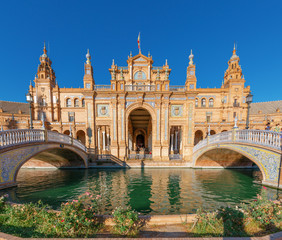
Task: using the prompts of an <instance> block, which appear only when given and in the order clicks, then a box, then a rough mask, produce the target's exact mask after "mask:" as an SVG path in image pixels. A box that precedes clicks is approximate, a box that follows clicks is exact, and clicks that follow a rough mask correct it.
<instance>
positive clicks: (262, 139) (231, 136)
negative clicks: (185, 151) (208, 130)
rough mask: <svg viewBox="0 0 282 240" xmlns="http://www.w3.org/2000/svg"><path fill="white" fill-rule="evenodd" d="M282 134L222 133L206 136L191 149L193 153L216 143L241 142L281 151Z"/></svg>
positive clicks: (249, 131)
mask: <svg viewBox="0 0 282 240" xmlns="http://www.w3.org/2000/svg"><path fill="white" fill-rule="evenodd" d="M281 138H282V133H278V132H273V131H265V130H247V129H243V130H239V129H238V130H236V129H234V130H233V131H228V132H222V133H218V134H215V135H211V136H208V137H207V138H205V139H204V140H202V141H200V142H199V143H198V144H197V145H196V146H195V147H194V149H193V152H196V151H197V150H199V149H201V148H203V147H205V146H207V145H210V144H216V143H224V142H241V143H249V144H255V145H260V146H265V147H269V148H273V149H278V150H281V144H282V140H281Z"/></svg>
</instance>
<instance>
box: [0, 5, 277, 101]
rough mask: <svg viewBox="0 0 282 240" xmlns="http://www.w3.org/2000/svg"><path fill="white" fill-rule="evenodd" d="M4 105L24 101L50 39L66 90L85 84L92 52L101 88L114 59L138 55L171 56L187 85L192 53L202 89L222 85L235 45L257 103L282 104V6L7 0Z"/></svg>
mask: <svg viewBox="0 0 282 240" xmlns="http://www.w3.org/2000/svg"><path fill="white" fill-rule="evenodd" d="M0 31H1V32H0V33H1V38H0V43H1V44H0V78H1V88H0V100H8V101H20V102H24V101H25V94H26V92H27V89H28V85H29V82H30V80H33V79H34V75H35V73H36V71H37V66H38V64H39V56H40V54H42V48H43V42H44V41H46V45H47V47H48V46H49V49H48V50H49V51H48V54H49V56H50V58H51V60H52V61H53V68H54V70H55V72H56V76H57V81H58V84H59V86H60V87H79V86H80V87H82V86H83V82H82V79H83V64H84V62H85V54H86V51H87V48H89V49H90V53H91V55H92V64H93V67H94V78H95V82H96V84H110V74H109V72H108V68H110V65H111V62H112V59H113V58H114V59H115V61H116V63H117V64H118V65H121V66H125V65H126V60H127V56H128V55H129V52H130V51H132V52H133V55H135V54H137V53H138V48H137V36H138V33H139V32H141V47H142V53H143V54H145V55H147V54H148V51H150V52H151V55H152V56H153V60H154V65H155V66H158V65H163V64H164V63H165V59H168V64H169V65H170V67H171V68H172V72H171V76H170V80H171V85H184V83H185V78H186V67H187V65H188V56H189V54H190V49H191V48H192V49H193V53H194V55H195V58H194V62H195V63H196V68H197V69H196V75H197V79H198V87H202V88H206V87H220V85H221V82H222V80H223V76H224V71H225V70H226V69H227V61H228V60H229V58H230V57H231V55H232V50H233V44H234V41H236V43H237V46H238V51H237V54H238V55H239V57H240V59H241V62H240V64H241V66H242V69H243V74H244V75H245V79H246V85H250V86H251V91H252V93H253V94H254V101H255V102H263V101H274V100H282V91H281V89H282V77H281V76H282V1H280V0H276V1H275V0H273V1H265V0H263V1H262V0H253V1H251V0H239V1H226V0H222V1H219V0H215V1H210V0H206V1H202V0H197V1H195V0H193V1H188V0H184V1H152V0H151V1H147V0H143V1H132V0H131V1H97V0H96V1H95V0H93V1H91V0H89V1H83V0H82V1H77V0H76V1H71V0H68V1H63V0H62V1H59V0H57V1H54V0H48V1H38V0H33V1H31V0H24V1H22V0H18V1H13V0H9V1H1V5H0Z"/></svg>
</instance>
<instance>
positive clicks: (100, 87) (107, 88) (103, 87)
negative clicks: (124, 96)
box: [94, 85, 111, 91]
mask: <svg viewBox="0 0 282 240" xmlns="http://www.w3.org/2000/svg"><path fill="white" fill-rule="evenodd" d="M94 90H95V91H110V90H111V85H95V86H94Z"/></svg>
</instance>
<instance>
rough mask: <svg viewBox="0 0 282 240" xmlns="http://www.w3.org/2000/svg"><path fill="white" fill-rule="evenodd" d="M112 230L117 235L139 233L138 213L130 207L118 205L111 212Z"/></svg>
mask: <svg viewBox="0 0 282 240" xmlns="http://www.w3.org/2000/svg"><path fill="white" fill-rule="evenodd" d="M113 218H114V222H115V226H114V230H115V233H117V234H119V235H123V236H125V235H130V236H135V235H137V234H138V233H139V228H140V221H139V217H138V213H137V212H136V211H134V210H132V209H131V208H130V207H127V208H122V207H118V208H116V209H115V210H114V212H113Z"/></svg>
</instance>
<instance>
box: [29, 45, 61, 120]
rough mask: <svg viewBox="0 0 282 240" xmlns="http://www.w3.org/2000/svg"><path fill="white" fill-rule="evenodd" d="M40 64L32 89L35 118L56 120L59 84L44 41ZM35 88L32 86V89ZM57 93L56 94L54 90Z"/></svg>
mask: <svg viewBox="0 0 282 240" xmlns="http://www.w3.org/2000/svg"><path fill="white" fill-rule="evenodd" d="M39 60H40V64H39V66H38V69H37V74H36V75H35V79H34V83H35V89H34V91H32V92H33V93H32V95H33V99H34V111H35V114H34V118H35V119H37V120H43V121H49V122H51V121H54V108H56V107H57V106H54V104H55V105H56V104H57V102H58V96H55V95H58V85H57V84H56V76H55V72H54V70H53V69H52V61H51V60H50V59H49V57H48V55H47V50H46V46H45V43H44V48H43V54H42V55H41V56H40V58H39ZM31 89H32V90H33V88H32V86H31V87H30V90H31ZM54 91H56V92H57V93H56V94H55V95H54V94H53V92H54ZM56 118H57V117H56Z"/></svg>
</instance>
